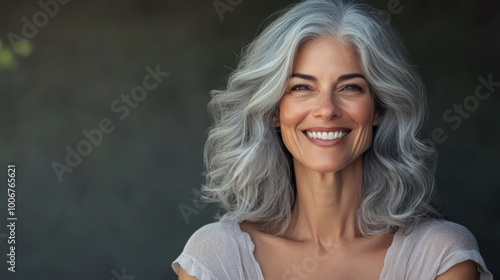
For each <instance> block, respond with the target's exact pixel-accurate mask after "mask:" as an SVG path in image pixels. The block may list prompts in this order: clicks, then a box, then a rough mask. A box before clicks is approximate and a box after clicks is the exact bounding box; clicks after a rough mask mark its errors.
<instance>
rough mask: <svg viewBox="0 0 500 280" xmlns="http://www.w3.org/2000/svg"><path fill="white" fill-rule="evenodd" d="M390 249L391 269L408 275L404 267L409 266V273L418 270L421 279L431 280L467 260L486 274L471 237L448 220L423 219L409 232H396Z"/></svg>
mask: <svg viewBox="0 0 500 280" xmlns="http://www.w3.org/2000/svg"><path fill="white" fill-rule="evenodd" d="M391 247H392V248H390V250H389V252H390V256H389V258H390V261H391V262H393V263H394V270H405V271H404V272H403V271H401V273H411V272H410V271H406V269H405V268H404V267H407V265H408V264H411V266H412V271H415V272H416V271H418V272H419V273H420V276H422V277H423V278H422V279H424V278H425V279H427V278H429V279H434V278H435V277H436V276H438V275H441V274H442V273H444V272H446V271H447V270H448V269H450V268H451V267H453V266H454V265H456V264H459V263H461V262H464V261H467V260H471V261H474V262H475V263H477V264H478V269H479V271H481V272H482V276H483V275H488V274H489V272H488V270H487V269H486V266H485V264H484V260H483V258H482V257H481V255H480V253H479V248H478V244H477V241H476V239H475V238H474V235H473V234H472V233H471V232H470V231H469V230H468V229H467V228H465V227H464V226H462V225H459V224H457V223H453V222H450V221H446V220H438V219H427V220H424V221H421V222H419V223H418V224H417V225H415V226H414V227H413V228H412V229H411V231H410V232H407V233H403V232H402V231H398V232H397V233H396V235H395V238H394V241H393V246H391ZM389 252H388V254H389ZM397 267H399V268H397ZM424 275H425V277H424ZM481 279H488V278H481Z"/></svg>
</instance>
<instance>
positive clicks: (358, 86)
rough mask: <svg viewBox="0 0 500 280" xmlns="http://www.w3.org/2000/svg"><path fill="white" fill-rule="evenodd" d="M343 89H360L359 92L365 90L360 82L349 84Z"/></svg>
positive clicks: (342, 89)
mask: <svg viewBox="0 0 500 280" xmlns="http://www.w3.org/2000/svg"><path fill="white" fill-rule="evenodd" d="M341 91H358V92H364V89H363V87H362V86H360V85H358V84H347V85H345V86H343V87H342V88H341Z"/></svg>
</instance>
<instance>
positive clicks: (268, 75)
mask: <svg viewBox="0 0 500 280" xmlns="http://www.w3.org/2000/svg"><path fill="white" fill-rule="evenodd" d="M318 36H335V37H337V38H338V39H340V40H341V41H343V42H346V43H349V44H352V45H353V46H355V47H356V49H357V51H358V53H359V56H360V61H361V67H362V69H363V72H364V75H365V76H366V78H367V80H368V82H369V83H370V85H371V87H372V91H373V95H374V98H375V103H376V105H377V107H378V109H379V111H380V113H381V121H380V125H379V126H378V127H377V128H375V133H374V138H373V143H372V145H371V147H370V148H369V149H368V150H367V151H366V152H365V154H364V160H363V169H364V170H363V176H364V178H363V198H362V201H361V205H360V208H359V211H358V218H357V224H358V230H359V232H360V233H361V234H363V235H374V234H384V233H388V232H390V231H392V230H394V229H396V228H403V229H409V228H411V227H412V226H413V225H414V224H415V223H416V222H418V221H419V220H420V219H422V218H423V217H426V216H439V214H438V212H437V211H436V210H435V209H434V208H433V207H432V206H431V205H430V204H429V201H430V199H431V195H432V192H433V188H434V172H435V162H436V160H435V151H434V149H433V148H431V147H430V146H429V145H426V144H425V143H424V142H422V141H421V140H419V138H418V132H419V130H420V128H421V126H422V124H423V122H424V119H425V115H426V109H427V108H426V103H427V101H426V97H425V93H424V88H423V85H422V83H421V81H420V78H419V77H418V75H417V74H416V73H415V72H414V70H413V69H412V66H411V65H410V64H409V58H408V55H407V52H406V49H405V47H404V46H403V44H402V41H401V39H400V37H399V36H398V34H397V32H396V31H395V29H394V28H393V27H391V26H390V25H389V24H388V22H387V19H386V18H385V17H384V16H383V14H382V13H381V12H380V11H378V10H376V9H374V8H371V7H369V6H367V5H364V4H359V3H354V2H352V1H351V2H346V1H328V0H309V1H304V2H301V3H299V4H296V5H294V6H291V7H289V8H287V9H285V10H283V12H282V13H281V14H280V15H279V17H278V18H277V19H276V20H274V21H273V22H272V23H271V24H270V25H269V26H268V27H267V28H265V29H264V30H263V32H262V33H261V34H260V35H259V36H258V37H257V38H256V39H255V40H254V41H253V42H252V43H251V44H250V45H249V46H248V47H247V48H246V49H244V51H243V56H242V58H241V60H240V63H239V65H238V67H237V68H236V70H234V71H233V73H232V74H231V75H230V77H229V80H228V84H227V89H225V90H214V91H212V100H211V101H210V103H209V105H208V109H209V112H210V113H211V114H212V116H213V118H214V124H213V126H212V127H211V129H210V132H209V134H208V139H207V142H206V145H205V154H204V160H205V166H206V183H205V184H204V186H203V188H202V190H203V193H204V198H205V199H207V200H208V201H211V202H218V203H220V205H221V207H222V208H223V209H224V211H225V214H224V215H223V216H222V217H221V219H223V220H237V221H253V222H259V223H262V224H263V226H265V227H267V228H268V229H270V228H272V229H274V230H275V233H276V234H282V233H283V232H284V231H285V229H286V228H287V226H288V224H289V222H290V215H291V209H292V206H293V203H294V197H295V182H294V181H295V179H294V176H293V166H292V162H291V156H290V154H289V152H288V151H287V150H286V148H285V147H284V146H283V143H282V140H281V137H280V135H279V134H277V133H276V132H275V129H274V126H273V117H274V116H275V115H276V110H277V107H278V104H279V102H280V99H281V97H282V96H283V94H284V92H285V87H286V83H287V80H288V78H289V77H290V75H291V71H292V68H293V62H294V58H295V55H296V53H297V51H298V49H299V47H300V46H301V45H302V44H304V42H306V41H308V40H310V39H311V38H314V37H318Z"/></svg>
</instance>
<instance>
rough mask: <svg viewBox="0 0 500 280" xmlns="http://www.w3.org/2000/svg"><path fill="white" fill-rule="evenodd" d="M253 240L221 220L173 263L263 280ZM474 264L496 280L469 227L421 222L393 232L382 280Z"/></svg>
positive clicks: (215, 275)
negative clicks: (459, 264)
mask: <svg viewBox="0 0 500 280" xmlns="http://www.w3.org/2000/svg"><path fill="white" fill-rule="evenodd" d="M254 248H255V246H254V244H253V242H252V239H251V238H250V235H249V234H248V233H246V232H244V231H242V230H241V228H240V226H239V224H238V223H237V222H235V221H219V222H216V223H212V224H208V225H205V226H203V227H202V228H200V229H199V230H197V231H196V232H195V233H194V234H193V235H192V236H191V238H190V239H189V241H188V242H187V244H186V246H185V247H184V251H183V252H182V253H181V255H180V256H179V257H178V258H177V259H176V260H175V261H174V262H173V263H172V268H173V269H174V271H175V272H176V273H178V271H179V266H182V268H183V269H184V270H185V271H186V272H187V273H188V274H189V275H192V276H195V277H196V278H198V279H199V280H240V279H241V280H243V279H245V280H264V276H263V275H262V271H261V269H260V266H259V263H258V262H257V260H256V259H255V257H254V254H253V252H254ZM466 260H473V261H475V262H476V263H477V264H478V270H479V271H480V273H481V278H480V279H481V280H492V279H493V276H492V275H491V273H490V272H489V271H488V269H487V268H486V265H485V264H484V260H483V258H482V257H481V255H480V254H479V249H478V245H477V242H476V239H475V238H474V236H473V235H472V234H471V232H470V231H469V230H467V229H466V228H465V227H463V226H461V225H458V224H455V223H452V222H449V221H444V220H436V219H429V220H426V221H423V222H421V223H419V224H418V225H417V226H416V227H415V228H414V229H413V230H412V231H411V232H410V233H409V234H403V232H402V230H399V231H397V232H396V233H395V235H394V239H393V242H392V244H391V246H390V247H389V249H388V250H387V254H386V256H385V261H384V267H383V269H382V272H381V275H380V279H383V280H395V279H397V280H427V279H429V280H434V279H435V278H436V276H438V275H440V274H442V273H444V272H445V271H446V270H448V269H449V268H450V267H452V266H453V265H455V264H457V263H460V262H463V261H466Z"/></svg>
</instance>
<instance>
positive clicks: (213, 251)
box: [172, 222, 258, 280]
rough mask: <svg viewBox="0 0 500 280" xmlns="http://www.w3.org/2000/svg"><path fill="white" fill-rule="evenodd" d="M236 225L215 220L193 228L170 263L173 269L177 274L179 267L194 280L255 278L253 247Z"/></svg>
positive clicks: (256, 273)
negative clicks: (195, 279)
mask: <svg viewBox="0 0 500 280" xmlns="http://www.w3.org/2000/svg"><path fill="white" fill-rule="evenodd" d="M236 226H238V225H237V224H231V223H226V222H217V223H212V224H208V225H205V226H203V227H202V228H200V229H199V230H197V231H196V232H195V233H194V234H193V235H192V236H191V237H190V238H189V240H188V242H187V243H186V246H185V247H184V250H183V251H182V253H181V254H180V256H179V257H178V258H177V259H176V260H175V261H174V262H173V263H172V268H173V270H174V271H175V272H176V273H177V274H178V273H179V268H180V267H182V268H183V269H184V270H185V271H186V273H187V274H189V275H191V276H195V277H196V278H197V279H198V280H234V279H257V278H258V277H257V276H256V275H258V272H257V270H256V268H255V266H254V263H252V262H251V258H250V256H251V254H252V249H253V248H251V247H249V246H248V242H246V240H245V238H244V236H242V235H241V234H238V232H236V231H235V228H234V227H236Z"/></svg>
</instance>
